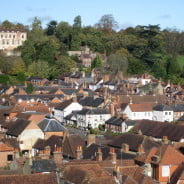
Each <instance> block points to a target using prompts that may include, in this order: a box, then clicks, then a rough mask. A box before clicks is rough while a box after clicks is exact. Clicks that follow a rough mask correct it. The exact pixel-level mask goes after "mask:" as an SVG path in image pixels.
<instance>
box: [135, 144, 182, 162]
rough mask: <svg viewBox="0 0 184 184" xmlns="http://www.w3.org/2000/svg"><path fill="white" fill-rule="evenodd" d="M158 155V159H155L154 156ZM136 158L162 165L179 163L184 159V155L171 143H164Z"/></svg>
mask: <svg viewBox="0 0 184 184" xmlns="http://www.w3.org/2000/svg"><path fill="white" fill-rule="evenodd" d="M154 155H156V156H158V157H159V160H158V161H153V160H152V156H154ZM135 159H136V160H138V161H140V162H143V163H154V164H161V165H170V164H173V165H179V164H181V163H182V162H183V161H184V155H182V154H181V153H180V152H179V151H177V150H176V149H175V148H174V147H172V146H170V145H162V146H161V147H159V148H153V149H151V150H150V151H148V152H147V153H145V154H143V155H140V156H138V157H137V158H135Z"/></svg>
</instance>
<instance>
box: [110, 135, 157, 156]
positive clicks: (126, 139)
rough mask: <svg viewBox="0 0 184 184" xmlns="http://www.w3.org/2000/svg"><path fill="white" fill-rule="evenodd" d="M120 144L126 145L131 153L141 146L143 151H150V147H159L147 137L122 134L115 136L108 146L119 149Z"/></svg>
mask: <svg viewBox="0 0 184 184" xmlns="http://www.w3.org/2000/svg"><path fill="white" fill-rule="evenodd" d="M122 144H128V145H129V148H130V150H131V151H135V152H137V151H138V148H139V146H140V145H141V144H142V145H143V148H144V151H146V150H150V149H151V148H152V147H158V146H159V145H158V144H157V143H156V142H154V141H153V140H151V139H150V138H148V137H145V136H143V135H138V134H132V133H123V134H122V135H120V136H116V137H115V138H114V139H113V140H112V142H111V143H109V145H110V146H113V147H116V148H119V149H120V148H121V146H122Z"/></svg>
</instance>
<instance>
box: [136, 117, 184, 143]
mask: <svg viewBox="0 0 184 184" xmlns="http://www.w3.org/2000/svg"><path fill="white" fill-rule="evenodd" d="M139 131H141V132H142V134H143V135H146V136H152V137H155V138H163V136H167V137H168V139H169V140H171V141H178V142H179V141H180V140H181V139H182V138H184V126H183V125H177V124H173V123H167V122H159V121H152V120H140V121H137V123H136V124H135V126H134V128H133V132H134V133H138V132H139Z"/></svg>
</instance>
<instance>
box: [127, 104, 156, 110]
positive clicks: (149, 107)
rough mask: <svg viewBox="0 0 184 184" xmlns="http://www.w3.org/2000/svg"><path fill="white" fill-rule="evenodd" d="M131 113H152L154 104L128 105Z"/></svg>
mask: <svg viewBox="0 0 184 184" xmlns="http://www.w3.org/2000/svg"><path fill="white" fill-rule="evenodd" d="M129 106H130V109H131V110H132V111H133V112H148V111H152V109H153V106H154V104H150V103H147V104H129Z"/></svg>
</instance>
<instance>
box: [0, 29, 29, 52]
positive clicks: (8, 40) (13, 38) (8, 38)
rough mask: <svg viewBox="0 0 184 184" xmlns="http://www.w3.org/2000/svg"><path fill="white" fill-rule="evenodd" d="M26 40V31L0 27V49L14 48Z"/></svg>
mask: <svg viewBox="0 0 184 184" xmlns="http://www.w3.org/2000/svg"><path fill="white" fill-rule="evenodd" d="M26 40H27V33H26V31H24V30H20V29H9V30H8V29H3V28H0V50H14V49H15V48H17V47H19V46H21V45H22V44H23V43H24V41H26Z"/></svg>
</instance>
